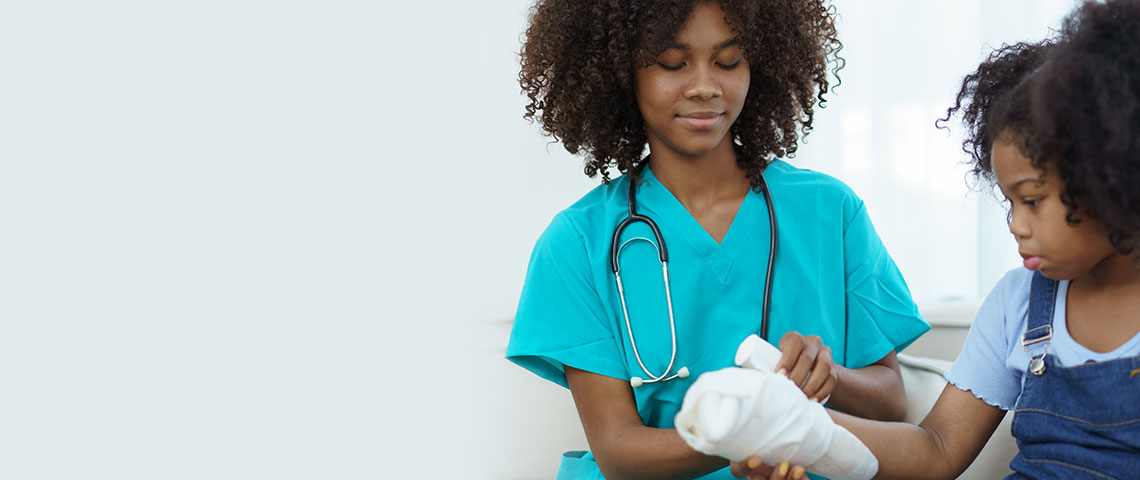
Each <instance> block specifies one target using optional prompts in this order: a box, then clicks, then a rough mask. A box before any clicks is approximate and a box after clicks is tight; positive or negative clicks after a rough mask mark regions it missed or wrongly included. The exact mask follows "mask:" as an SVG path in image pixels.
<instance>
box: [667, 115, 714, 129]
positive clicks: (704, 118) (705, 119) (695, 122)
mask: <svg viewBox="0 0 1140 480" xmlns="http://www.w3.org/2000/svg"><path fill="white" fill-rule="evenodd" d="M722 118H724V114H723V113H719V112H693V113H685V114H681V115H677V119H678V120H680V121H681V123H684V124H685V125H688V126H689V127H691V128H694V129H697V130H705V129H709V128H712V127H713V126H715V125H716V124H717V123H718V122H720V120H721V119H722Z"/></svg>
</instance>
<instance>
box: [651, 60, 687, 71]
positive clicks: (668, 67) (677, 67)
mask: <svg viewBox="0 0 1140 480" xmlns="http://www.w3.org/2000/svg"><path fill="white" fill-rule="evenodd" d="M657 65H660V66H661V68H663V69H665V70H668V71H670V72H675V71H677V70H680V69H681V67H684V66H685V64H684V63H680V64H677V65H669V64H665V63H661V62H657Z"/></svg>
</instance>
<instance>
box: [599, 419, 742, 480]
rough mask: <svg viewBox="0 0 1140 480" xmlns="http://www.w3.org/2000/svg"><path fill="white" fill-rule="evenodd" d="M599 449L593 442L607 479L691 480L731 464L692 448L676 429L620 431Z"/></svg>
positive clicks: (638, 427)
mask: <svg viewBox="0 0 1140 480" xmlns="http://www.w3.org/2000/svg"><path fill="white" fill-rule="evenodd" d="M615 430H616V431H612V432H609V433H608V434H606V435H605V438H604V439H600V441H599V442H598V443H599V445H597V446H595V445H594V442H591V444H590V447H591V448H592V449H593V452H594V457H595V458H596V459H597V462H598V467H599V468H600V469H601V471H602V474H603V475H605V477H606V478H607V479H610V480H619V479H687V478H695V477H699V476H701V475H705V474H708V473H711V472H714V471H716V470H719V469H721V468H724V467H727V466H728V460H725V459H723V458H720V457H710V456H708V455H705V454H702V453H700V452H697V451H696V450H693V449H692V448H690V447H689V446H688V445H687V444H686V443H685V441H684V440H682V439H681V437H680V436H679V435H677V432H676V431H675V430H672V429H662V428H651V427H646V426H644V425H632V426H626V427H617V428H615Z"/></svg>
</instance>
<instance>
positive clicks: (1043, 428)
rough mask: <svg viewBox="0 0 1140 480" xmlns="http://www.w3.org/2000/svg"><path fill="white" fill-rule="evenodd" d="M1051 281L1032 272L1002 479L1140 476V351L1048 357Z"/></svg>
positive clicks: (1053, 296)
mask: <svg viewBox="0 0 1140 480" xmlns="http://www.w3.org/2000/svg"><path fill="white" fill-rule="evenodd" d="M1056 296H1057V282H1056V281H1055V280H1050V279H1048V278H1045V276H1044V275H1041V272H1035V273H1034V274H1033V281H1032V283H1031V284H1030V288H1029V326H1028V327H1027V328H1026V331H1025V334H1024V335H1022V338H1021V343H1022V346H1023V347H1024V348H1025V349H1026V351H1027V352H1028V353H1029V356H1030V358H1031V359H1032V361H1031V362H1030V367H1029V369H1028V371H1027V372H1026V374H1025V378H1024V380H1023V382H1022V387H1021V396H1020V397H1019V398H1018V400H1017V406H1016V407H1014V416H1013V427H1012V430H1013V436H1014V438H1016V439H1017V447H1018V453H1017V456H1016V457H1014V459H1013V461H1012V462H1010V464H1009V466H1010V468H1011V469H1012V470H1013V473H1011V474H1009V475H1008V476H1006V477H1005V478H1006V479H1021V478H1035V479H1036V478H1064V479H1069V478H1073V479H1076V478H1120V479H1129V478H1131V479H1140V357H1128V358H1119V359H1116V360H1111V361H1106V362H1098V363H1088V364H1085V365H1078V366H1073V367H1061V366H1058V365H1057V364H1056V363H1055V362H1054V361H1053V357H1051V356H1049V352H1048V351H1047V347H1048V346H1049V342H1050V339H1052V337H1053V309H1054V302H1055V301H1056Z"/></svg>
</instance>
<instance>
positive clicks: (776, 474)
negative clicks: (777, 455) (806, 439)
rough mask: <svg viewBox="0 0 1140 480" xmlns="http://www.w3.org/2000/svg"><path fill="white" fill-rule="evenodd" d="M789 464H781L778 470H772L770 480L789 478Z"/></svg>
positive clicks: (777, 467) (777, 466)
mask: <svg viewBox="0 0 1140 480" xmlns="http://www.w3.org/2000/svg"><path fill="white" fill-rule="evenodd" d="M788 467H789V465H788V462H780V464H779V465H776V468H773V469H772V473H771V474H769V475H768V480H783V479H784V478H787V476H788Z"/></svg>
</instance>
